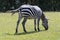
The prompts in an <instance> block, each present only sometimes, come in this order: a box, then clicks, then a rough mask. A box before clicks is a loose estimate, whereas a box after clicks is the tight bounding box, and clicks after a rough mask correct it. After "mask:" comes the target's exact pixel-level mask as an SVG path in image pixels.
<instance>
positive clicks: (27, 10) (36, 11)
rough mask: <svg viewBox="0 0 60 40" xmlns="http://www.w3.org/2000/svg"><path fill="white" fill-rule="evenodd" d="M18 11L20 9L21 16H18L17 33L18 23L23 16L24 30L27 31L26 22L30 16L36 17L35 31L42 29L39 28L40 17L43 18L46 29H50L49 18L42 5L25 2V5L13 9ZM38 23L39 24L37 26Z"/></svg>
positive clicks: (31, 17)
mask: <svg viewBox="0 0 60 40" xmlns="http://www.w3.org/2000/svg"><path fill="white" fill-rule="evenodd" d="M16 11H19V13H18V15H19V16H18V21H17V25H16V32H15V33H18V25H19V23H20V21H21V19H22V18H24V19H23V22H22V26H23V30H24V32H27V31H26V29H25V23H26V21H27V19H29V18H30V19H34V30H35V31H40V29H39V21H40V19H41V20H42V26H43V27H44V28H45V30H48V20H47V18H46V17H45V15H44V13H43V11H42V10H41V8H40V7H38V6H36V5H27V4H24V5H21V6H20V7H19V8H18V9H15V10H12V11H11V12H16ZM13 14H15V13H13ZM36 25H37V28H36Z"/></svg>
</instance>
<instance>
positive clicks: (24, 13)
mask: <svg viewBox="0 0 60 40" xmlns="http://www.w3.org/2000/svg"><path fill="white" fill-rule="evenodd" d="M20 12H21V14H22V16H33V15H34V14H33V11H32V9H31V8H21V10H20Z"/></svg>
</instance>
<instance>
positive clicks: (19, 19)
mask: <svg viewBox="0 0 60 40" xmlns="http://www.w3.org/2000/svg"><path fill="white" fill-rule="evenodd" d="M21 18H22V17H20V16H19V18H18V21H17V25H16V32H15V34H17V33H18V25H19V23H20V21H21Z"/></svg>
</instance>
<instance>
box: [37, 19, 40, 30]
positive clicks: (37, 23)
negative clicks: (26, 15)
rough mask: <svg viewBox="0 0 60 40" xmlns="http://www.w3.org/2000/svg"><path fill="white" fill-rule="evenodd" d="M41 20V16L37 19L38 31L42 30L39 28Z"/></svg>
mask: <svg viewBox="0 0 60 40" xmlns="http://www.w3.org/2000/svg"><path fill="white" fill-rule="evenodd" d="M39 21H40V18H38V19H37V29H38V31H40V29H39Z"/></svg>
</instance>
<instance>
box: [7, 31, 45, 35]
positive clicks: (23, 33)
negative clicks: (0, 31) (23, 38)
mask: <svg viewBox="0 0 60 40" xmlns="http://www.w3.org/2000/svg"><path fill="white" fill-rule="evenodd" d="M42 31H46V30H40V31H31V32H26V33H25V32H22V33H17V34H9V33H6V35H26V34H33V33H38V32H42Z"/></svg>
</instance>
